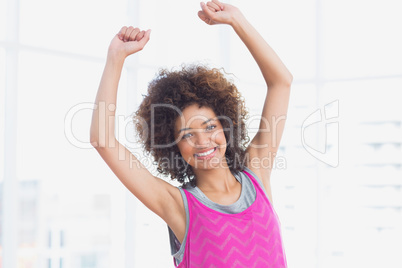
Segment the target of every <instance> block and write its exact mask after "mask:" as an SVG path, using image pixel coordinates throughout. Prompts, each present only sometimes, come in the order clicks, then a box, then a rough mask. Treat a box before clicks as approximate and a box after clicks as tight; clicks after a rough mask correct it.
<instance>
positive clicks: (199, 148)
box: [175, 104, 226, 169]
mask: <svg viewBox="0 0 402 268" xmlns="http://www.w3.org/2000/svg"><path fill="white" fill-rule="evenodd" d="M175 138H176V140H178V143H177V146H178V147H179V150H180V153H181V155H182V157H183V158H184V160H185V161H186V162H187V163H188V164H189V165H191V166H192V167H193V168H195V169H210V168H216V167H218V166H219V165H221V164H225V163H226V158H225V151H226V138H225V134H224V132H223V128H222V125H221V123H220V121H219V119H218V118H217V116H216V114H215V113H214V111H213V110H212V109H211V108H209V107H201V108H199V107H198V104H193V105H191V106H188V107H187V108H185V109H184V110H183V111H182V115H181V116H180V117H179V118H177V120H176V122H175Z"/></svg>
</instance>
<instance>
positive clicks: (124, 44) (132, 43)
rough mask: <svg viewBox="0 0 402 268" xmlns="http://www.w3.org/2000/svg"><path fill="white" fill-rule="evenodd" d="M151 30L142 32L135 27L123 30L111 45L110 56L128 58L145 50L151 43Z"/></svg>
mask: <svg viewBox="0 0 402 268" xmlns="http://www.w3.org/2000/svg"><path fill="white" fill-rule="evenodd" d="M150 34H151V30H148V31H140V29H139V28H134V27H133V26H130V27H126V26H124V27H123V28H121V30H120V32H119V33H118V34H116V35H115V37H114V38H113V39H112V42H111V43H110V45H109V54H111V55H114V56H120V57H124V58H126V57H127V56H129V55H131V54H134V53H136V52H138V51H140V50H142V49H143V48H144V46H145V45H146V43H148V41H149V36H150Z"/></svg>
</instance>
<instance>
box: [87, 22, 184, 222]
mask: <svg viewBox="0 0 402 268" xmlns="http://www.w3.org/2000/svg"><path fill="white" fill-rule="evenodd" d="M149 37H150V31H147V32H144V31H140V30H139V29H138V28H133V27H129V28H127V27H123V28H122V29H121V31H120V32H119V34H117V35H116V36H115V37H114V38H113V40H112V42H111V44H110V46H109V51H108V56H107V60H106V65H105V69H104V72H103V75H102V78H101V82H100V85H99V89H98V93H97V95H96V100H95V105H96V106H95V109H94V111H93V115H92V124H91V131H90V140H91V144H92V145H93V146H94V147H95V149H96V150H97V151H98V153H99V154H100V156H101V157H102V158H103V160H104V161H105V162H106V163H107V165H108V166H109V167H110V168H111V169H112V171H113V172H114V174H115V175H116V176H117V177H118V178H119V180H120V181H121V182H122V183H123V184H124V186H126V188H127V189H128V190H129V191H130V192H132V193H133V194H134V195H135V196H136V197H137V198H138V199H139V200H140V201H141V202H142V203H143V204H144V205H145V206H147V207H148V208H149V209H150V210H151V211H153V212H154V213H156V214H157V215H158V216H160V217H161V218H162V219H164V220H165V221H166V222H169V219H170V218H168V216H169V215H170V214H174V213H175V211H177V208H178V207H177V205H176V199H177V198H176V199H175V198H173V196H174V195H175V194H176V195H177V192H178V189H176V187H174V186H172V185H170V184H169V183H167V182H165V181H164V180H161V179H159V178H157V177H155V176H153V175H152V174H151V173H150V172H149V171H148V170H147V169H146V167H144V166H143V165H142V164H141V163H140V161H139V160H138V159H137V158H135V156H134V155H133V154H131V152H130V151H129V150H128V149H127V148H125V147H124V146H123V145H122V144H120V143H119V142H118V141H117V139H116V137H115V134H114V127H115V123H114V121H115V110H116V109H115V106H116V96H117V89H118V84H119V80H120V75H121V71H122V67H123V63H124V60H125V58H126V57H127V56H129V55H131V54H133V53H136V52H138V51H140V50H142V49H143V48H144V46H145V44H146V43H147V42H148V40H149ZM179 194H180V193H179ZM169 217H173V215H172V216H169Z"/></svg>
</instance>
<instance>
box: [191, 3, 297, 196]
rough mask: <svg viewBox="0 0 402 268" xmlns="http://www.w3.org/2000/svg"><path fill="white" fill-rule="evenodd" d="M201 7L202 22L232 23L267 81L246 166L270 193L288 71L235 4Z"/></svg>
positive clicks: (288, 83)
mask: <svg viewBox="0 0 402 268" xmlns="http://www.w3.org/2000/svg"><path fill="white" fill-rule="evenodd" d="M201 8H202V11H199V12H198V16H199V17H200V19H202V20H203V21H204V22H205V23H207V24H210V25H213V24H221V23H222V24H228V25H230V26H232V27H233V29H234V31H235V32H236V33H237V35H238V36H239V37H240V39H241V40H242V41H243V43H244V44H245V45H246V47H247V48H248V50H249V51H250V53H251V55H252V56H253V58H254V59H255V61H256V62H257V64H258V66H259V68H260V70H261V72H262V75H263V77H264V79H265V82H266V84H267V94H266V97H265V102H264V106H263V110H262V114H261V121H260V126H259V131H258V133H257V134H256V135H255V137H254V138H253V140H252V141H251V143H250V145H249V147H248V148H247V152H248V153H249V157H250V160H251V159H252V160H253V161H250V162H249V168H250V169H251V170H253V171H254V172H255V173H256V174H257V175H259V176H260V178H262V179H263V183H264V185H265V188H269V189H266V190H267V191H268V192H269V193H268V194H269V195H271V193H270V183H269V178H270V174H271V170H272V166H273V163H274V159H275V155H276V152H277V150H278V147H279V143H280V140H281V138H282V134H283V131H284V127H285V121H286V115H287V110H288V104H289V96H290V87H291V83H292V80H293V77H292V74H291V73H290V72H289V71H288V69H287V68H286V67H285V65H284V64H283V62H282V61H281V60H280V59H279V57H278V55H277V54H276V53H275V52H274V50H273V49H272V48H271V47H270V46H269V45H268V43H267V42H266V41H265V40H264V39H263V38H262V36H261V35H260V34H259V33H258V32H257V31H256V30H255V29H254V27H253V26H252V25H251V24H250V23H249V22H248V21H247V19H246V18H245V17H244V15H243V14H242V13H241V12H240V10H239V9H238V8H236V7H234V6H232V5H229V4H224V3H221V2H219V1H217V0H213V1H212V2H208V3H207V4H204V3H201ZM268 163H270V165H269V164H268ZM271 200H272V198H271Z"/></svg>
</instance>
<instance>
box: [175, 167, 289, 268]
mask: <svg viewBox="0 0 402 268" xmlns="http://www.w3.org/2000/svg"><path fill="white" fill-rule="evenodd" d="M243 172H244V173H245V174H247V175H248V176H249V178H250V179H251V181H252V182H253V185H254V187H255V189H256V192H257V196H256V199H255V201H254V202H253V204H251V205H250V207H248V208H247V209H245V210H244V211H242V212H240V213H235V214H227V213H222V212H219V211H215V210H213V209H211V208H209V207H207V206H205V205H204V204H203V203H201V202H200V201H198V200H197V199H196V198H195V197H194V196H193V195H192V194H191V193H190V192H188V191H187V190H184V189H183V190H184V192H185V194H186V197H187V201H188V207H189V216H190V225H189V230H188V234H187V240H186V245H185V250H184V256H183V260H182V261H181V262H180V264H179V265H178V266H176V264H175V267H178V268H198V267H199V268H212V267H217V268H223V267H230V268H240V267H241V268H262V267H264V268H267V267H269V268H286V267H287V263H286V256H285V251H284V247H283V243H282V238H281V230H280V222H279V219H278V216H277V214H276V212H275V211H274V209H273V207H272V205H271V203H270V202H269V200H268V198H267V196H266V195H265V192H264V190H263V189H262V188H261V187H260V185H259V183H258V182H257V181H256V179H255V178H254V177H253V176H252V175H251V174H249V173H248V172H246V171H243Z"/></svg>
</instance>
